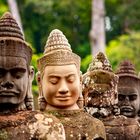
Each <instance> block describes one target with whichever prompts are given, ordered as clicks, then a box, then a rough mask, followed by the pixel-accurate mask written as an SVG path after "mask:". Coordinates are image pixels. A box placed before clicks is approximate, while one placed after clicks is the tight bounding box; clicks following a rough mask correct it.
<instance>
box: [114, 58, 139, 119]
mask: <svg viewBox="0 0 140 140" xmlns="http://www.w3.org/2000/svg"><path fill="white" fill-rule="evenodd" d="M116 74H117V75H118V76H119V83H118V100H119V102H118V104H119V107H120V111H121V114H122V115H125V116H127V117H136V116H137V115H138V111H139V109H140V108H139V107H140V106H139V104H140V87H139V82H140V78H139V77H138V76H137V74H136V71H135V67H134V65H133V64H132V63H131V62H130V61H129V60H125V61H123V62H121V63H120V65H119V68H118V70H117V72H116Z"/></svg>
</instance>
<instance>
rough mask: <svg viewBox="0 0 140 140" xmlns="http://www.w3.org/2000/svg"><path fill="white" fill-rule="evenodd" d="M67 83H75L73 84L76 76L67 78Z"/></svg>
mask: <svg viewBox="0 0 140 140" xmlns="http://www.w3.org/2000/svg"><path fill="white" fill-rule="evenodd" d="M67 81H68V82H70V83H73V82H74V81H75V76H74V75H72V76H69V77H68V78H67Z"/></svg>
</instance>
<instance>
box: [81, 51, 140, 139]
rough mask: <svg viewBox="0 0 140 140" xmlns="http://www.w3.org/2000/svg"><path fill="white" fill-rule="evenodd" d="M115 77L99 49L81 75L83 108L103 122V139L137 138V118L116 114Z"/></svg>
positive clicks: (116, 79) (138, 134)
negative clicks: (105, 136) (104, 129)
mask: <svg viewBox="0 0 140 140" xmlns="http://www.w3.org/2000/svg"><path fill="white" fill-rule="evenodd" d="M117 86H118V76H117V75H116V74H115V73H114V72H113V70H112V67H111V65H110V62H109V60H108V59H107V57H106V55H105V54H104V53H102V52H99V53H98V54H97V55H96V56H95V57H94V58H93V61H92V62H91V64H90V65H89V68H88V70H87V72H86V73H85V74H84V75H83V97H84V106H85V109H86V111H87V112H88V113H89V114H91V115H92V116H93V117H96V118H98V119H100V120H102V121H103V123H104V125H105V128H106V134H107V140H113V139H115V140H139V139H140V129H139V124H138V121H136V120H134V119H132V118H127V117H125V116H122V115H119V107H118V105H117V104H118V92H117Z"/></svg>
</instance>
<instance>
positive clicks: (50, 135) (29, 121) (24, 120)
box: [0, 111, 65, 140]
mask: <svg viewBox="0 0 140 140" xmlns="http://www.w3.org/2000/svg"><path fill="white" fill-rule="evenodd" d="M64 134H65V133H64V129H63V126H62V124H61V123H60V122H59V121H58V119H56V118H55V117H54V116H52V115H47V114H46V115H44V114H43V113H40V112H37V111H20V112H18V113H14V114H6V115H0V140H35V139H36V140H65V135H64Z"/></svg>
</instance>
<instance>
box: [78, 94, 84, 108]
mask: <svg viewBox="0 0 140 140" xmlns="http://www.w3.org/2000/svg"><path fill="white" fill-rule="evenodd" d="M77 105H78V106H79V108H81V109H82V108H83V107H84V99H83V96H82V93H80V96H79V98H78V100H77Z"/></svg>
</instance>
